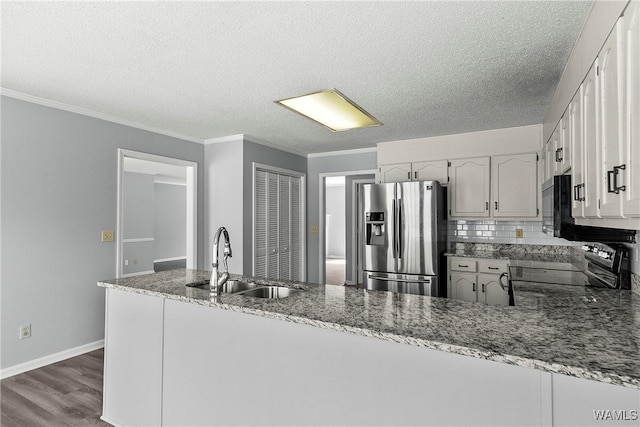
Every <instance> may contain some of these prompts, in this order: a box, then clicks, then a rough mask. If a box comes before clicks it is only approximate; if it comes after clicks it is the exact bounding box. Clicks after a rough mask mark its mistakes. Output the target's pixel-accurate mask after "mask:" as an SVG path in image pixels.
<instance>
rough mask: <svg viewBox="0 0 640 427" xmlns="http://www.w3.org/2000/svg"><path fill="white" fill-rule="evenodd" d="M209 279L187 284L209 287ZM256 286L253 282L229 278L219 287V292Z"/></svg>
mask: <svg viewBox="0 0 640 427" xmlns="http://www.w3.org/2000/svg"><path fill="white" fill-rule="evenodd" d="M209 282H210V281H209V280H208V279H207V280H202V281H200V282H194V283H188V284H187V286H189V287H191V288H199V289H209ZM256 287H258V285H256V284H255V283H247V282H242V281H240V280H229V281H227V282H226V283H225V284H224V285H222V286H221V287H220V290H219V292H221V293H225V294H234V293H236V292H243V291H246V290H249V289H254V288H256Z"/></svg>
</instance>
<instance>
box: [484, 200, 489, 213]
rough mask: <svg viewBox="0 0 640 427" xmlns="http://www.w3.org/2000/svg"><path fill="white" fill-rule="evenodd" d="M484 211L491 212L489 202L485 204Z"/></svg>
mask: <svg viewBox="0 0 640 427" xmlns="http://www.w3.org/2000/svg"><path fill="white" fill-rule="evenodd" d="M484 210H485V211H488V210H489V202H484Z"/></svg>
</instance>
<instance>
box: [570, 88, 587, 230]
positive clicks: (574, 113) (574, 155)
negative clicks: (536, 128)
mask: <svg viewBox="0 0 640 427" xmlns="http://www.w3.org/2000/svg"><path fill="white" fill-rule="evenodd" d="M581 105H582V85H580V88H579V89H578V93H576V94H575V96H574V97H573V99H572V100H571V104H569V139H570V145H571V185H572V191H573V193H572V195H571V196H572V204H571V215H572V216H573V217H574V218H584V212H583V210H582V209H583V202H582V194H584V188H583V186H584V171H583V164H584V145H583V141H582V108H581Z"/></svg>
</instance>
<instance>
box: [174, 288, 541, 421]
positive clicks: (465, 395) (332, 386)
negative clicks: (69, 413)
mask: <svg viewBox="0 0 640 427" xmlns="http://www.w3.org/2000/svg"><path fill="white" fill-rule="evenodd" d="M550 375H551V374H550V373H547V372H541V371H538V370H533V369H528V368H521V367H517V366H513V365H507V364H502V363H497V362H491V361H487V360H483V359H476V358H471V357H466V356H460V355H455V354H450V353H446V352H441V351H435V350H429V349H425V348H420V347H416V346H411V345H406V344H400V343H393V342H389V341H384V340H379V339H375V338H371V337H365V336H359V335H354V334H351V333H343V332H338V331H335V330H330V329H321V328H316V327H311V326H308V325H301V324H296V323H292V322H286V321H282V320H275V319H269V318H265V317H259V316H253V315H247V314H244V313H238V312H234V311H229V310H221V309H216V308H211V307H203V306H199V305H194V304H189V303H184V302H179V301H173V300H167V301H166V304H165V342H164V378H163V382H164V384H163V385H164V391H163V424H164V425H193V426H196V425H453V424H457V425H492V426H496V425H511V426H516V425H542V424H544V423H545V422H543V419H544V420H545V421H547V420H548V419H549V418H550V417H549V415H544V414H542V412H543V410H544V409H545V408H546V409H549V410H550V404H549V403H548V402H543V400H545V399H549V398H550V396H548V393H547V395H546V396H545V395H544V393H545V390H543V387H542V384H545V383H550V381H551V379H550ZM543 377H544V378H543ZM547 422H548V421H547Z"/></svg>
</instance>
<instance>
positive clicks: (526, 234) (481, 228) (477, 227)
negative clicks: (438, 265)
mask: <svg viewBox="0 0 640 427" xmlns="http://www.w3.org/2000/svg"><path fill="white" fill-rule="evenodd" d="M517 230H521V232H522V237H516V236H517V234H516V233H517ZM448 239H449V243H452V242H472V243H512V244H525V245H563V246H571V245H577V244H578V243H577V242H569V241H567V240H565V239H559V238H557V237H552V236H548V235H547V234H545V233H544V232H543V231H542V221H467V220H458V221H456V220H450V221H449V233H448Z"/></svg>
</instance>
